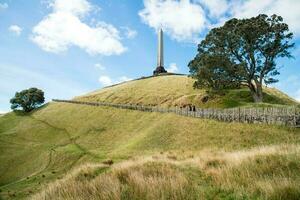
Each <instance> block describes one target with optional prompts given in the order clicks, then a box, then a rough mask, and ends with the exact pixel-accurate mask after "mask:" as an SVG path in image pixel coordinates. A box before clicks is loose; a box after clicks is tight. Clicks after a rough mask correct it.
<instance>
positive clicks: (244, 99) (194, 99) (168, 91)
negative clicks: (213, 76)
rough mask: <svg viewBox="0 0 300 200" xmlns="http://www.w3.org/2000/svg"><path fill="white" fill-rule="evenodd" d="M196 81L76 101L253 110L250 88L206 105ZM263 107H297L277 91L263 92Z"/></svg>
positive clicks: (171, 80) (166, 80)
mask: <svg viewBox="0 0 300 200" xmlns="http://www.w3.org/2000/svg"><path fill="white" fill-rule="evenodd" d="M194 82H195V80H194V79H192V78H190V77H187V76H184V75H167V76H157V77H152V78H146V79H141V80H134V81H129V82H125V83H123V84H119V85H116V86H113V87H107V88H104V89H101V90H98V91H94V92H92V93H89V94H87V95H84V96H80V97H77V98H76V99H77V100H83V101H91V102H97V101H104V102H114V103H127V104H142V105H160V106H182V105H186V104H193V105H197V106H198V107H204V108H206V107H217V108H229V107H236V106H254V105H255V104H253V100H252V97H251V94H250V92H249V89H248V88H242V89H238V90H227V91H226V92H225V93H224V96H216V97H214V98H209V100H208V102H206V103H203V102H202V101H201V99H202V98H203V97H204V96H207V93H206V91H205V90H203V89H193V84H194ZM264 92H265V95H264V103H265V104H262V105H268V104H273V105H274V104H281V105H296V104H297V103H296V102H295V100H293V99H291V98H290V97H288V96H287V95H285V94H284V93H282V92H280V91H279V90H277V89H275V88H265V89H264Z"/></svg>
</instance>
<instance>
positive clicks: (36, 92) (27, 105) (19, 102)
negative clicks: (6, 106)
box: [10, 88, 45, 112]
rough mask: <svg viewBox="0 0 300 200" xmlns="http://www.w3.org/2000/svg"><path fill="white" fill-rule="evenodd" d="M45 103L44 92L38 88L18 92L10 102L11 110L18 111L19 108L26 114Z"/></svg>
mask: <svg viewBox="0 0 300 200" xmlns="http://www.w3.org/2000/svg"><path fill="white" fill-rule="evenodd" d="M44 102H45V97H44V92H43V91H42V90H40V89H37V88H29V89H27V90H22V91H21V92H16V94H15V96H14V97H13V98H12V99H11V100H10V103H11V104H12V105H11V109H13V110H18V108H19V107H21V108H22V109H23V111H24V112H30V111H32V110H33V109H35V108H37V107H38V106H40V105H41V104H43V103H44Z"/></svg>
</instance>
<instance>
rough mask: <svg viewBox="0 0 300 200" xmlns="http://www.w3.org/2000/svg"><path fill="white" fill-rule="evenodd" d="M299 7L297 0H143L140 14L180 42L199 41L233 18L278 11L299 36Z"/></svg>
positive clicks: (299, 3)
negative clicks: (207, 33) (206, 32)
mask: <svg viewBox="0 0 300 200" xmlns="http://www.w3.org/2000/svg"><path fill="white" fill-rule="evenodd" d="M299 8H300V1H298V0H284V1H283V0H247V1H244V0H235V1H229V0H180V1H178V0H144V9H142V10H141V11H139V16H140V17H141V19H142V21H143V22H144V23H145V24H147V25H148V26H150V27H151V28H154V29H155V30H157V29H159V28H163V29H164V31H165V32H166V33H167V34H168V35H170V36H171V38H173V39H176V40H177V41H184V42H191V41H192V42H197V41H198V42H199V40H200V38H201V37H200V36H201V35H202V34H204V33H205V31H207V30H208V29H211V28H213V27H217V26H221V25H223V24H224V22H225V21H227V20H228V19H230V18H233V17H236V18H249V17H254V16H257V15H259V14H262V13H264V14H267V15H272V14H277V15H280V16H282V17H283V19H284V21H285V22H286V23H287V24H288V25H289V27H290V30H291V31H292V32H294V33H295V35H296V37H299V36H300V21H299V19H300V12H299Z"/></svg>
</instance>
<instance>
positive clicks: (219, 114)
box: [53, 99, 300, 127]
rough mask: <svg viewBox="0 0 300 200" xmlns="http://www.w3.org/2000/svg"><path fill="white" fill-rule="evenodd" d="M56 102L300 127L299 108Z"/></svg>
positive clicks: (56, 100)
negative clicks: (169, 106)
mask: <svg viewBox="0 0 300 200" xmlns="http://www.w3.org/2000/svg"><path fill="white" fill-rule="evenodd" d="M53 101H55V102H65V103H73V104H83V105H90V106H110V107H115V108H122V109H131V110H140V111H145V112H161V113H175V114H178V115H184V116H189V117H196V118H205V119H216V120H219V121H225V122H243V123H265V124H277V125H285V126H292V127H300V109H299V108H297V107H285V108H274V107H267V108H230V109H216V108H207V109H203V108H195V107H185V108H179V107H171V108H163V107H157V106H143V105H133V104H114V103H105V102H82V101H73V100H59V99H53Z"/></svg>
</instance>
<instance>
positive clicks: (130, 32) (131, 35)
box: [122, 26, 137, 39]
mask: <svg viewBox="0 0 300 200" xmlns="http://www.w3.org/2000/svg"><path fill="white" fill-rule="evenodd" d="M122 29H123V30H124V34H125V36H126V37H127V38H128V39H133V38H135V37H136V36H137V31H136V30H133V29H131V28H129V27H127V26H126V27H122Z"/></svg>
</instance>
